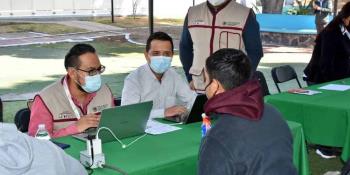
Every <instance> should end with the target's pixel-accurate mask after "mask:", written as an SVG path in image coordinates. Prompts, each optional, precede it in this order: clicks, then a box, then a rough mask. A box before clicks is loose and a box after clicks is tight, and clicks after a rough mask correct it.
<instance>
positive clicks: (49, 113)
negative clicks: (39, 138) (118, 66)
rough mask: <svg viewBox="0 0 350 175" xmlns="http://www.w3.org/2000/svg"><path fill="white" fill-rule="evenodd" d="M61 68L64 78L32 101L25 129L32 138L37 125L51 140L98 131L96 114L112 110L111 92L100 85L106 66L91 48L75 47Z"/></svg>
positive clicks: (80, 45)
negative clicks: (87, 130) (89, 130)
mask: <svg viewBox="0 0 350 175" xmlns="http://www.w3.org/2000/svg"><path fill="white" fill-rule="evenodd" d="M64 65H65V68H66V70H67V75H66V76H64V77H62V78H61V79H59V80H58V81H56V82H55V83H53V84H51V85H49V86H48V87H46V88H44V89H43V90H42V91H41V92H40V93H39V94H38V95H37V96H36V97H35V98H34V102H33V105H32V107H31V118H30V123H29V128H28V129H29V135H31V136H34V135H35V134H36V131H37V130H38V125H39V124H45V128H46V129H47V130H48V131H49V134H50V136H51V137H52V138H55V137H62V136H66V135H72V134H77V133H81V132H83V131H85V130H86V129H88V128H90V127H97V125H98V123H99V120H100V119H99V116H98V115H97V114H98V113H99V112H101V111H102V110H103V109H105V108H109V107H112V106H114V104H113V95H112V93H111V91H110V89H109V88H108V86H107V85H104V84H102V83H101V73H103V72H104V70H105V66H103V65H102V64H101V63H100V60H99V58H98V55H97V53H96V51H95V49H94V48H93V47H92V46H90V45H88V44H77V45H75V46H74V47H73V48H71V49H70V51H69V52H68V53H67V55H66V57H65V60H64Z"/></svg>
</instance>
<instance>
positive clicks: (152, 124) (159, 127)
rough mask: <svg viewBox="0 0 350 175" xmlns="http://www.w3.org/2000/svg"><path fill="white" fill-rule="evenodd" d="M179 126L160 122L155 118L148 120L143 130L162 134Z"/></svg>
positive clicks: (177, 128)
mask: <svg viewBox="0 0 350 175" xmlns="http://www.w3.org/2000/svg"><path fill="white" fill-rule="evenodd" d="M179 129H181V128H179V127H176V126H171V125H168V124H164V123H160V122H157V121H155V120H152V119H150V120H148V122H147V127H146V130H145V132H146V133H148V134H152V135H158V134H164V133H168V132H172V131H176V130H179Z"/></svg>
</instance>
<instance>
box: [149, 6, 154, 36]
mask: <svg viewBox="0 0 350 175" xmlns="http://www.w3.org/2000/svg"><path fill="white" fill-rule="evenodd" d="M153 22H154V21H153V0H148V24H149V33H150V34H152V33H153Z"/></svg>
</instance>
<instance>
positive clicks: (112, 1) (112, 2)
mask: <svg viewBox="0 0 350 175" xmlns="http://www.w3.org/2000/svg"><path fill="white" fill-rule="evenodd" d="M111 6H112V7H111V9H112V10H111V13H112V14H111V15H112V23H114V0H111Z"/></svg>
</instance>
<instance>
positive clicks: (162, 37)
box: [146, 32, 174, 52]
mask: <svg viewBox="0 0 350 175" xmlns="http://www.w3.org/2000/svg"><path fill="white" fill-rule="evenodd" d="M153 40H161V41H169V42H170V43H171V51H172V52H174V43H173V39H172V38H171V37H170V36H169V35H168V34H167V33H165V32H155V33H152V34H151V35H150V36H149V37H148V39H147V44H146V52H148V51H149V50H150V49H151V42H152V41H153Z"/></svg>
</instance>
